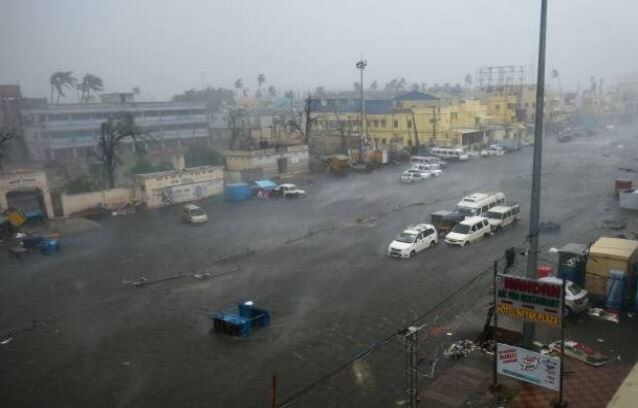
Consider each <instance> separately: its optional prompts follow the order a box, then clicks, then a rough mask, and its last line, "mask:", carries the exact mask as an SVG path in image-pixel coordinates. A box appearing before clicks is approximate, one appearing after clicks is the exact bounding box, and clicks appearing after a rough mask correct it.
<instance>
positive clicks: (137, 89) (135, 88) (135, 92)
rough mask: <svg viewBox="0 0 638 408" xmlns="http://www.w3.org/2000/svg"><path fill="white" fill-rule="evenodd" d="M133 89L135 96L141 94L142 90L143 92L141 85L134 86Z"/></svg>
mask: <svg viewBox="0 0 638 408" xmlns="http://www.w3.org/2000/svg"><path fill="white" fill-rule="evenodd" d="M131 91H133V94H134V95H135V96H137V95H139V94H140V92H141V91H140V87H139V86H134V87H133V89H131Z"/></svg>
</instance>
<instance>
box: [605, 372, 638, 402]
mask: <svg viewBox="0 0 638 408" xmlns="http://www.w3.org/2000/svg"><path fill="white" fill-rule="evenodd" d="M636 405H638V363H636V365H634V368H633V369H632V370H631V371H630V372H629V375H627V377H626V378H625V381H623V383H622V384H621V385H620V388H618V391H616V394H615V395H614V397H613V398H612V399H611V401H610V402H609V404H608V405H607V407H608V408H631V407H635V406H636Z"/></svg>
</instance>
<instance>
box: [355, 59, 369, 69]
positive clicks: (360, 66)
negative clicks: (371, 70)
mask: <svg viewBox="0 0 638 408" xmlns="http://www.w3.org/2000/svg"><path fill="white" fill-rule="evenodd" d="M367 66H368V61H366V60H363V59H362V60H361V61H357V63H356V67H357V69H366V67H367Z"/></svg>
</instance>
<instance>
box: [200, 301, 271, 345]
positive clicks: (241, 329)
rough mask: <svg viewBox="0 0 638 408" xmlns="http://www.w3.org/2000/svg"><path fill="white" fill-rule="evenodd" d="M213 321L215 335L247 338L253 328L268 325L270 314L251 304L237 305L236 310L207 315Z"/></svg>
mask: <svg viewBox="0 0 638 408" xmlns="http://www.w3.org/2000/svg"><path fill="white" fill-rule="evenodd" d="M208 316H209V317H210V318H211V319H212V320H213V330H214V331H215V333H224V334H227V335H229V336H236V337H242V338H243V337H249V336H250V334H251V331H252V329H253V328H258V327H265V326H268V325H269V324H270V313H269V312H268V311H267V310H265V309H260V308H257V307H255V306H253V305H252V302H244V303H238V304H237V308H236V309H235V308H231V309H227V310H222V311H219V312H214V313H210V314H209V315H208Z"/></svg>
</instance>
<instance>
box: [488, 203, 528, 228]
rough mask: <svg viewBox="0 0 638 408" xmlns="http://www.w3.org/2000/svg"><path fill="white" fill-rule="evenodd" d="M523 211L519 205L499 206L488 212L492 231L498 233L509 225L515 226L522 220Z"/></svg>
mask: <svg viewBox="0 0 638 408" xmlns="http://www.w3.org/2000/svg"><path fill="white" fill-rule="evenodd" d="M520 213H521V209H520V207H519V206H518V204H510V205H499V206H496V207H494V208H492V209H491V210H489V211H488V212H487V215H486V217H487V219H488V221H489V222H490V226H491V227H492V231H498V230H500V229H501V228H505V227H507V226H508V225H511V224H515V223H517V222H518V221H519V220H520V219H521V214H520Z"/></svg>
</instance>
